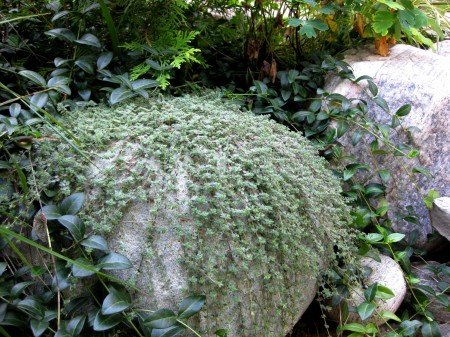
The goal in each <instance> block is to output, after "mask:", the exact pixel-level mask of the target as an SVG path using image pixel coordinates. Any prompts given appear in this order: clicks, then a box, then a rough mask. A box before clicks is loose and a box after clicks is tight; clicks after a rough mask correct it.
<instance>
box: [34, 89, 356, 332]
mask: <svg viewBox="0 0 450 337" xmlns="http://www.w3.org/2000/svg"><path fill="white" fill-rule="evenodd" d="M64 123H65V125H66V127H67V128H69V129H70V130H71V131H72V132H73V133H74V134H75V135H76V137H77V138H79V139H80V142H81V144H80V147H81V148H82V149H83V150H85V151H87V152H88V153H89V154H90V157H91V159H92V162H91V163H89V162H87V161H86V160H84V159H83V158H82V157H81V156H79V155H77V154H76V153H75V152H74V151H72V150H71V148H70V146H69V145H67V144H65V143H64V142H62V143H61V144H60V146H59V148H58V149H57V150H56V149H55V146H54V142H53V143H45V142H43V143H41V144H40V149H39V154H38V156H39V157H38V158H37V159H35V161H36V162H37V163H39V165H40V168H38V169H37V172H36V174H37V180H38V181H49V179H53V180H56V181H57V182H58V183H59V185H60V186H61V187H62V188H63V190H64V191H65V192H66V193H67V194H69V193H71V192H72V191H73V190H80V189H84V190H85V192H86V194H87V196H88V198H87V205H86V207H85V209H84V211H83V212H84V213H83V214H81V215H80V216H81V217H82V218H83V220H84V221H85V222H87V223H90V224H93V225H94V226H95V228H96V230H97V231H106V232H107V233H109V234H108V235H109V243H110V246H111V248H112V249H113V250H115V251H117V252H119V253H122V254H125V255H126V256H127V257H128V258H129V259H130V260H131V261H132V263H133V268H131V269H129V270H125V271H123V272H120V273H118V274H117V275H118V276H119V277H120V278H121V279H123V280H125V281H129V282H132V283H133V284H134V285H135V286H136V287H137V288H139V289H140V292H139V293H137V294H135V299H136V301H137V304H138V306H140V307H141V308H144V309H148V310H154V309H157V308H162V307H169V308H173V309H176V307H177V303H179V302H180V301H181V300H182V299H183V298H184V297H185V296H187V295H192V294H198V293H202V294H205V295H206V296H207V302H206V306H205V308H204V310H202V312H201V315H200V319H199V321H198V322H197V323H196V326H197V328H198V329H199V330H200V331H201V332H202V335H205V336H212V334H213V333H214V331H215V330H216V329H218V328H225V329H228V330H229V334H228V335H229V336H230V337H246V336H248V337H250V336H251V337H253V336H273V337H283V336H285V335H286V333H288V332H289V331H290V330H291V329H292V328H293V326H294V325H295V323H296V322H297V321H298V319H299V318H300V316H301V315H302V313H303V312H304V310H305V309H306V308H307V307H308V305H309V304H310V302H311V301H312V299H313V298H314V295H315V293H316V289H317V279H318V275H319V272H320V271H323V270H326V267H327V265H328V263H329V262H330V261H331V260H332V259H333V257H334V248H337V249H336V251H339V254H342V256H343V257H344V258H345V257H350V256H351V251H352V248H351V243H352V234H351V231H349V229H348V227H347V224H348V221H349V216H348V209H347V206H346V205H345V204H344V202H343V200H342V198H341V196H340V187H339V183H338V181H336V180H335V179H334V178H333V176H332V174H331V173H330V172H329V171H327V169H326V168H325V163H324V161H323V160H322V159H319V158H318V157H316V155H315V154H314V149H313V148H312V147H311V145H310V144H309V143H308V141H307V140H305V139H304V138H303V137H301V136H300V135H299V134H298V133H294V132H291V131H289V130H288V129H287V128H285V127H284V126H281V125H279V124H276V123H275V122H273V121H270V120H269V119H267V118H263V117H255V116H253V115H252V114H250V113H244V112H242V111H239V110H238V109H237V108H235V107H225V106H224V105H223V104H222V103H221V102H220V100H219V99H217V98H214V97H213V96H209V97H206V98H196V97H186V98H177V99H164V98H158V99H156V98H155V99H152V100H151V101H150V102H137V103H133V104H126V105H122V106H119V107H118V108H114V109H107V108H105V107H97V108H91V109H88V110H82V111H76V112H70V113H68V114H67V117H66V119H65V120H64ZM50 177H53V178H50ZM338 247H339V248H338ZM194 323H195V322H194Z"/></svg>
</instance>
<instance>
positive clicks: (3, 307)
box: [0, 303, 8, 323]
mask: <svg viewBox="0 0 450 337" xmlns="http://www.w3.org/2000/svg"><path fill="white" fill-rule="evenodd" d="M7 309H8V303H0V323H1V322H2V321H3V320H4V319H5V316H6V312H7Z"/></svg>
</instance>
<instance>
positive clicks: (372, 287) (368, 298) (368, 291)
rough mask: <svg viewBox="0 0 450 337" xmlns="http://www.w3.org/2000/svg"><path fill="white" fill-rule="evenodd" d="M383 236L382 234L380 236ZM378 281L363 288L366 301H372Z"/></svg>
mask: <svg viewBox="0 0 450 337" xmlns="http://www.w3.org/2000/svg"><path fill="white" fill-rule="evenodd" d="M381 238H383V236H381ZM377 288H378V283H376V282H375V283H373V284H371V285H370V286H369V287H368V288H367V289H366V290H364V298H365V299H366V301H367V302H372V301H373V300H374V299H375V295H376V294H377Z"/></svg>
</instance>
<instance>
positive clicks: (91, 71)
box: [75, 59, 94, 75]
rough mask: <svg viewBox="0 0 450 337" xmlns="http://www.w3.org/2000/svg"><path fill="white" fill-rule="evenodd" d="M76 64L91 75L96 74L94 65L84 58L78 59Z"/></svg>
mask: <svg viewBox="0 0 450 337" xmlns="http://www.w3.org/2000/svg"><path fill="white" fill-rule="evenodd" d="M75 65H76V66H78V67H79V68H80V69H82V70H83V71H84V72H85V73H88V74H91V75H92V74H94V66H93V65H92V64H91V63H90V62H88V61H86V60H84V59H80V60H76V61H75Z"/></svg>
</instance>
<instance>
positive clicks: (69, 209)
mask: <svg viewBox="0 0 450 337" xmlns="http://www.w3.org/2000/svg"><path fill="white" fill-rule="evenodd" d="M83 204H84V193H82V192H79V193H74V194H71V195H69V196H68V197H67V198H65V199H64V200H63V201H62V202H61V204H60V205H59V208H60V209H61V212H63V214H64V215H67V214H72V215H75V214H77V213H78V212H79V211H80V209H81V207H83Z"/></svg>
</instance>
